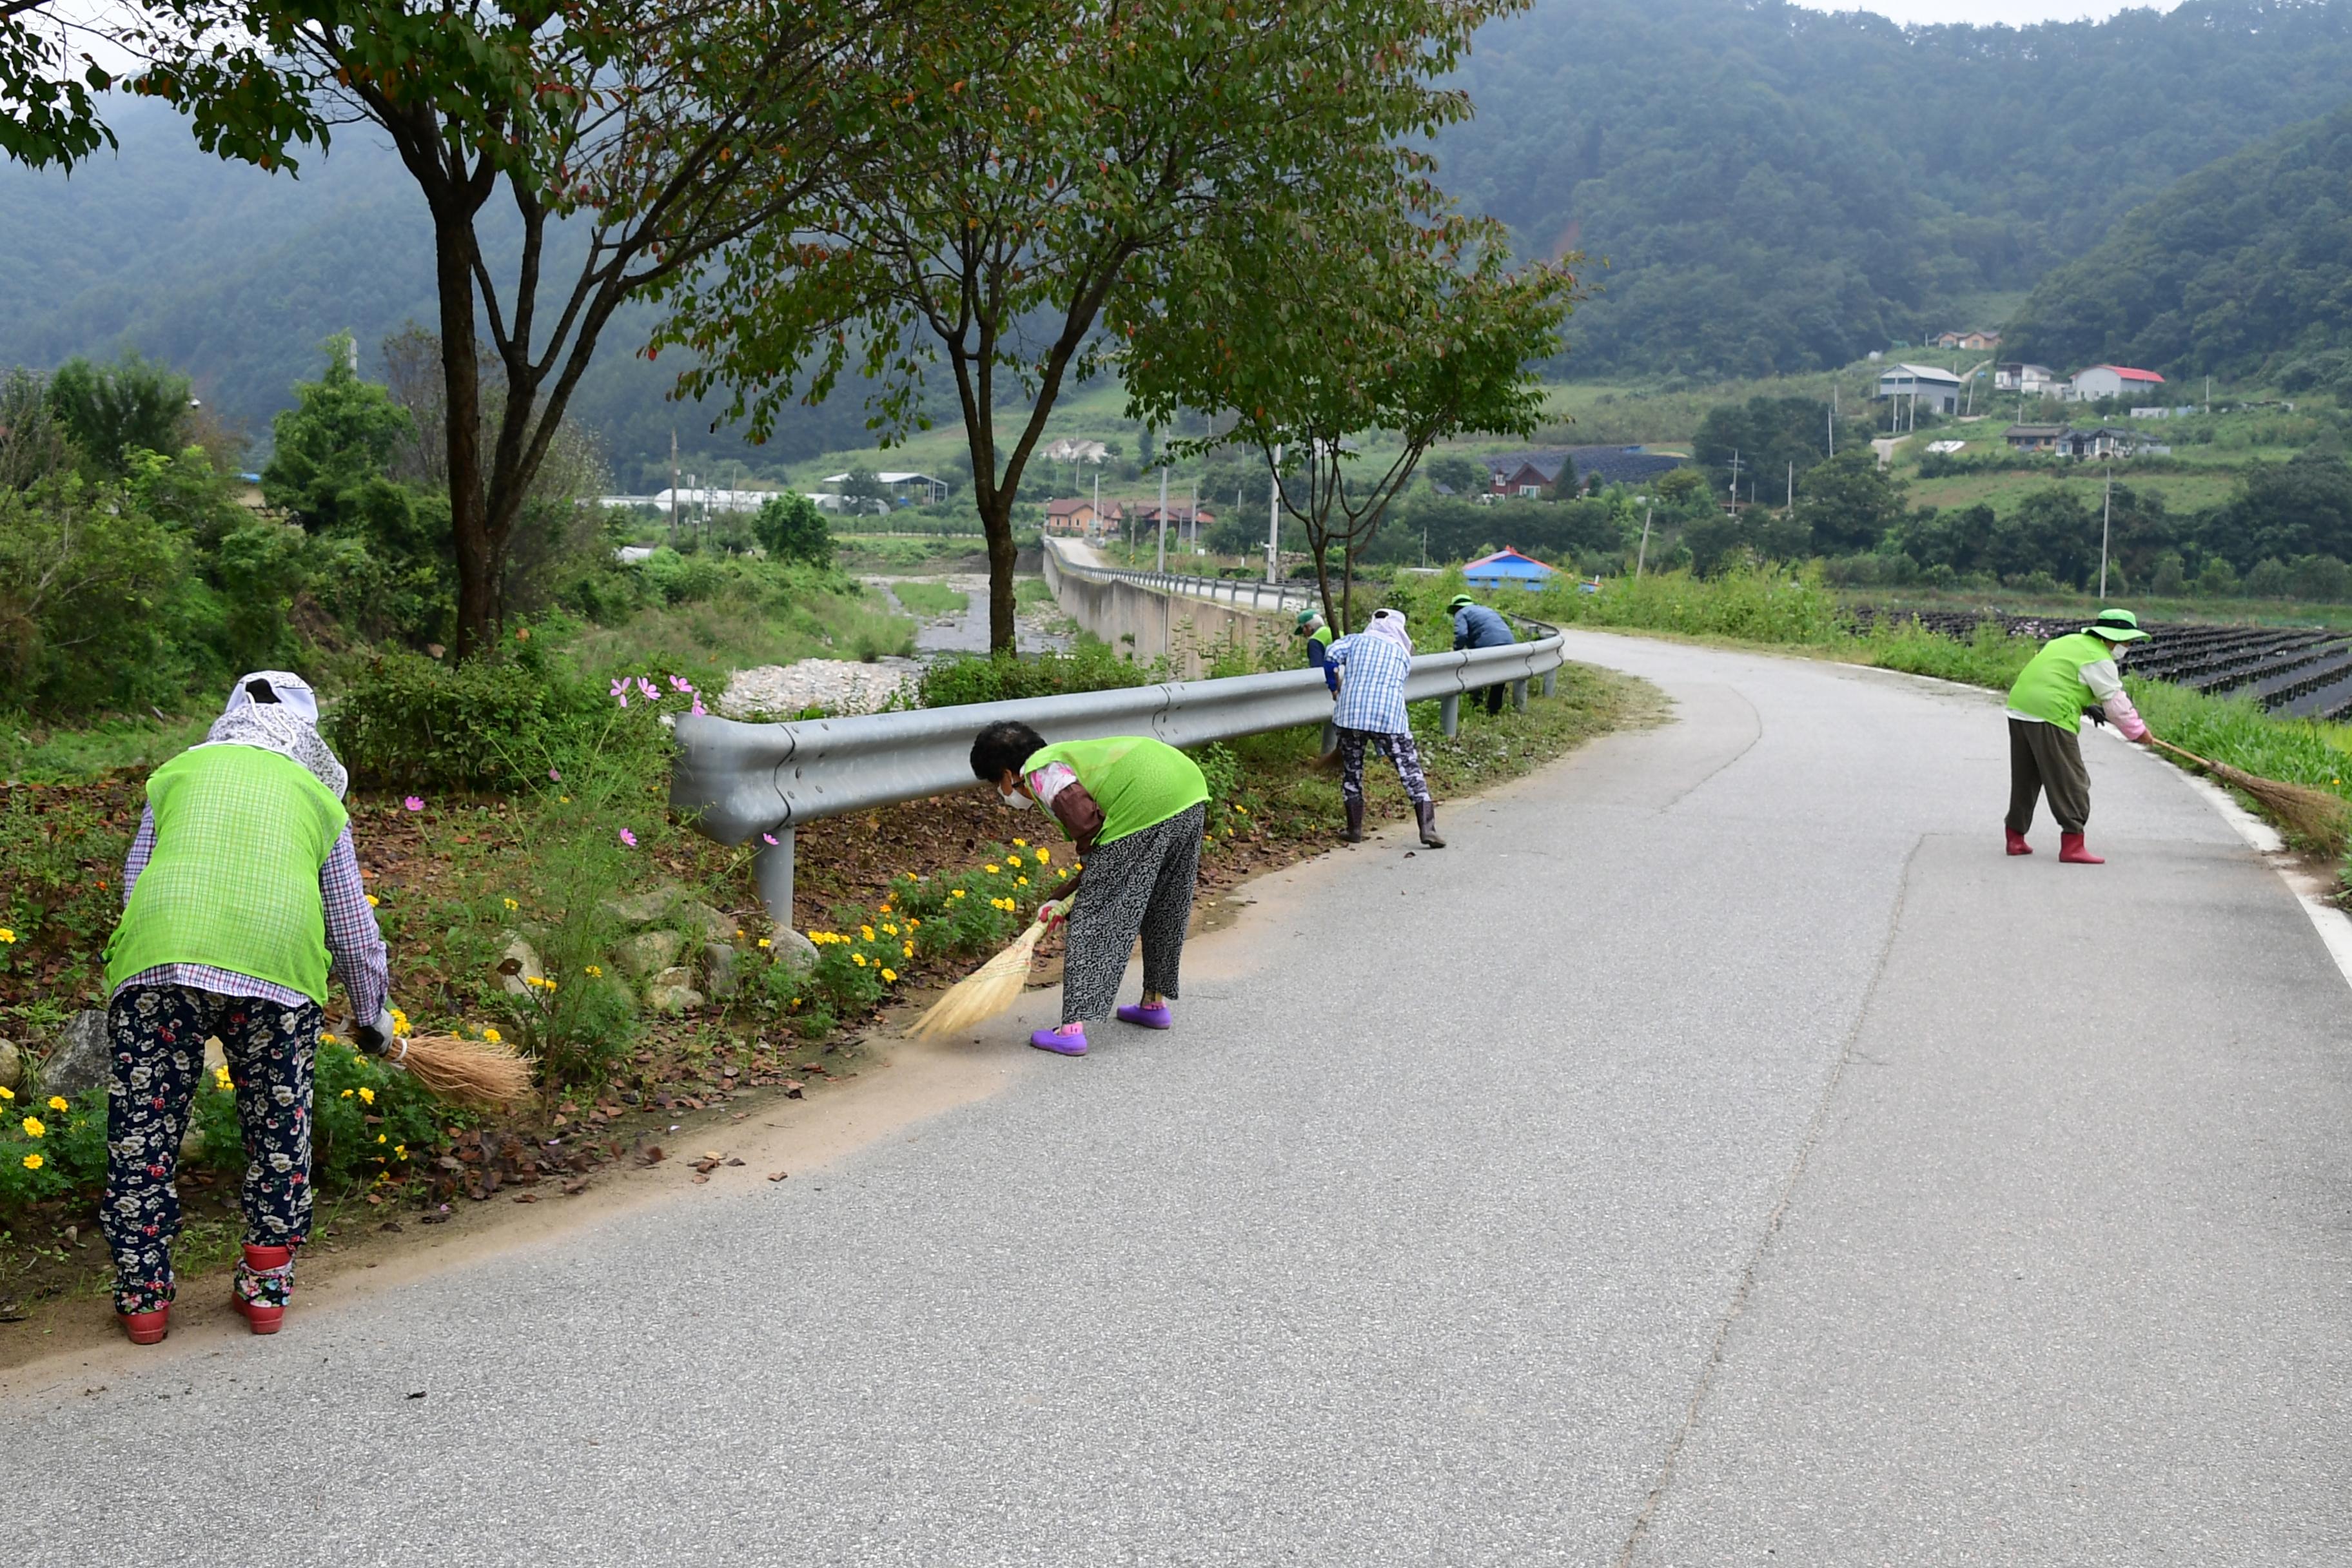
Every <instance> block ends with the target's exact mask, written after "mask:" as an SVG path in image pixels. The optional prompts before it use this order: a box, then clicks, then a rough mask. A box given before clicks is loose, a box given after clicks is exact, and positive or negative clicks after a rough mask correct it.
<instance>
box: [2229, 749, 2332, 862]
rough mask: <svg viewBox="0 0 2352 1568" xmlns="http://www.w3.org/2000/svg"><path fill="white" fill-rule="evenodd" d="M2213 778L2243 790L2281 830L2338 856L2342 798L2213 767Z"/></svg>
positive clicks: (2303, 785) (2241, 771)
mask: <svg viewBox="0 0 2352 1568" xmlns="http://www.w3.org/2000/svg"><path fill="white" fill-rule="evenodd" d="M2213 772H2214V775H2215V776H2216V777H2218V778H2219V779H2220V780H2221V782H2222V783H2223V784H2228V785H2229V786H2230V787H2231V788H2232V789H2238V790H2243V791H2244V792H2245V793H2246V794H2248V795H2252V796H2253V797H2254V799H2256V800H2257V801H2260V802H2261V803H2262V805H2263V809H2264V810H2266V811H2268V812H2269V813H2270V814H2271V815H2272V816H2275V817H2277V818H2278V820H2279V824H2280V826H2283V827H2284V828H2285V829H2286V830H2287V831H2288V832H2290V833H2293V834H2294V835H2296V836H2297V837H2303V838H2308V839H2309V840H2311V841H2312V843H2313V844H2315V845H2316V846H2318V847H2320V848H2322V849H2325V850H2326V851H2327V852H2328V853H2329V854H2331V855H2334V854H2341V853H2342V852H2343V849H2344V844H2345V838H2346V821H2345V804H2344V801H2343V800H2342V798H2341V797H2339V796H2336V795H2330V794H2328V793H2327V792H2326V790H2324V789H2314V788H2312V787H2311V786H2310V785H2309V784H2287V783H2285V782H2284V781H2283V780H2280V779H2266V778H2264V777H2263V776H2262V775H2261V774H2260V773H2247V772H2246V771H2245V770H2244V769H2242V768H2233V767H2231V766H2230V765H2229V764H2228V763H2218V764H2216V765H2215V767H2214V769H2213Z"/></svg>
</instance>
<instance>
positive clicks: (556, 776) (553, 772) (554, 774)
mask: <svg viewBox="0 0 2352 1568" xmlns="http://www.w3.org/2000/svg"><path fill="white" fill-rule="evenodd" d="M547 776H548V777H549V778H551V779H553V780H554V781H555V782H556V783H557V784H562V782H563V774H562V773H561V772H560V771H558V770H557V769H554V768H550V769H548V770H547Z"/></svg>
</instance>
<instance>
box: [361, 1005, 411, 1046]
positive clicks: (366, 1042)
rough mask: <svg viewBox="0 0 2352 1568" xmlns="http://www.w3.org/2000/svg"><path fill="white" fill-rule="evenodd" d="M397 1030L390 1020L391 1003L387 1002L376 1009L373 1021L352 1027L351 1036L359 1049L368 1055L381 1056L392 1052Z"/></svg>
mask: <svg viewBox="0 0 2352 1568" xmlns="http://www.w3.org/2000/svg"><path fill="white" fill-rule="evenodd" d="M398 1032H399V1031H398V1030H397V1029H396V1028H394V1025H393V1022H392V1005H391V1004H390V1003H388V1002H387V1003H385V1004H384V1005H383V1006H382V1007H381V1008H379V1009H377V1011H376V1016H375V1018H374V1020H373V1022H371V1023H365V1024H362V1025H361V1026H359V1027H358V1028H356V1029H353V1030H352V1038H353V1039H354V1040H356V1041H357V1042H358V1043H359V1047H360V1049H362V1050H363V1051H365V1052H367V1054H368V1055H370V1056H372V1057H382V1056H389V1055H391V1054H392V1042H393V1038H394V1036H395V1035H396V1034H397V1033H398Z"/></svg>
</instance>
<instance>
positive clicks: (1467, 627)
mask: <svg viewBox="0 0 2352 1568" xmlns="http://www.w3.org/2000/svg"><path fill="white" fill-rule="evenodd" d="M1445 613H1446V614H1447V615H1449V616H1453V617H1454V648H1455V649H1456V650H1457V651H1458V650H1460V649H1462V648H1465V647H1510V646H1511V645H1513V644H1514V643H1516V642H1517V641H1518V640H1519V639H1518V637H1517V635H1515V634H1514V633H1513V632H1512V630H1511V623H1510V622H1508V621H1507V620H1505V619H1504V618H1503V617H1502V616H1501V615H1500V614H1498V613H1497V612H1496V611H1494V610H1490V609H1488V608H1487V607H1486V605H1482V604H1480V603H1479V602H1478V601H1477V600H1475V599H1474V598H1472V597H1471V596H1470V595H1467V594H1456V595H1454V597H1453V599H1452V600H1451V601H1449V602H1448V603H1447V605H1446V606H1445ZM1481 696H1483V697H1485V698H1486V711H1487V713H1488V714H1490V715H1492V714H1496V713H1500V712H1501V711H1502V710H1503V686H1502V683H1501V682H1500V681H1497V682H1496V683H1495V684H1494V685H1492V686H1489V687H1487V688H1486V689H1485V690H1484V691H1483V692H1473V693H1471V698H1470V700H1471V701H1472V703H1473V704H1474V705H1475V703H1476V701H1477V700H1478V699H1479V698H1480V697H1481Z"/></svg>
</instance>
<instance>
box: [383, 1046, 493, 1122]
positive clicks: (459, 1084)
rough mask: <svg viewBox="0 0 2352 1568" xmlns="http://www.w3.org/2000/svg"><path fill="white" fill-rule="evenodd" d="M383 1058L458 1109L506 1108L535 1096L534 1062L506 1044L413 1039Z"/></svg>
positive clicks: (393, 1048) (388, 1063)
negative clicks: (457, 1106) (461, 1107)
mask: <svg viewBox="0 0 2352 1568" xmlns="http://www.w3.org/2000/svg"><path fill="white" fill-rule="evenodd" d="M383 1059H384V1061H385V1063H386V1064H387V1065H389V1066H392V1067H396V1068H400V1069H402V1070H403V1071H404V1072H406V1073H407V1074H408V1076H409V1077H411V1078H413V1079H415V1080H416V1081H417V1082H418V1083H419V1084H421V1085H423V1086H424V1087H425V1090H426V1091H427V1092H429V1093H430V1094H432V1095H433V1096H434V1098H436V1099H437V1100H447V1101H448V1102H449V1103H450V1104H452V1105H474V1106H504V1105H513V1104H516V1103H518V1102H520V1101H521V1100H529V1099H530V1062H529V1061H527V1060H525V1059H524V1058H522V1057H521V1056H520V1055H518V1054H517V1053H516V1051H515V1048H514V1047H512V1046H509V1045H507V1044H505V1043H504V1042H499V1043H498V1044H492V1043H491V1042H490V1041H488V1040H468V1039H463V1038H460V1037H457V1036H456V1035H407V1036H403V1037H401V1038H399V1039H396V1040H394V1041H393V1043H392V1048H391V1049H389V1050H387V1051H386V1052H384V1055H383Z"/></svg>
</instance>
